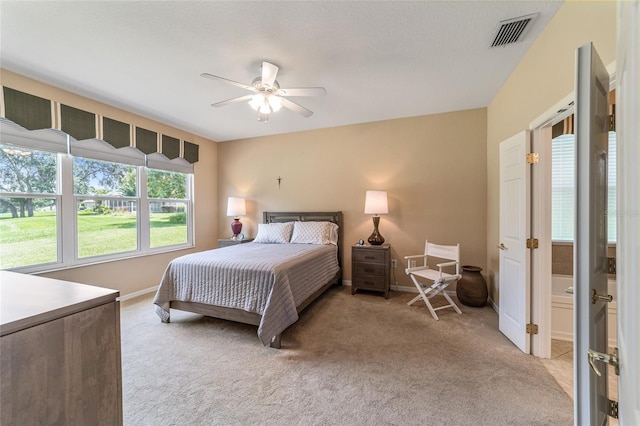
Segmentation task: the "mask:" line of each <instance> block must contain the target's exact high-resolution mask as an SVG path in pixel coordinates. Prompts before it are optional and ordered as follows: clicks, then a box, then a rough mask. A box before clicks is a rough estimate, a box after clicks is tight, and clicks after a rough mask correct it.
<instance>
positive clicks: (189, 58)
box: [0, 0, 562, 142]
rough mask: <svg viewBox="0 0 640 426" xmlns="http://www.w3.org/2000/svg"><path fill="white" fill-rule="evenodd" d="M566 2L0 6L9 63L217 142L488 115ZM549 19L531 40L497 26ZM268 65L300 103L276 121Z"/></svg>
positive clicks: (4, 60) (0, 34) (2, 60)
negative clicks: (267, 95) (303, 91)
mask: <svg viewBox="0 0 640 426" xmlns="http://www.w3.org/2000/svg"><path fill="white" fill-rule="evenodd" d="M561 4H562V1H544V2H542V1H479V0H478V1H186V2H183V1H123V2H120V1H80V2H67V1H43V2H40V1H5V0H3V1H1V2H0V66H1V67H2V68H4V69H7V70H10V71H13V72H16V73H19V74H22V75H24V76H26V77H30V78H34V79H36V80H39V81H42V82H45V83H48V84H51V85H53V86H56V87H59V88H62V89H65V90H69V91H71V92H74V93H77V94H80V95H83V96H86V97H89V98H92V99H95V100H98V101H101V102H104V103H107V104H110V105H113V106H115V107H118V108H121V109H124V110H127V111H130V112H133V113H136V114H140V115H142V116H145V117H148V118H151V119H154V120H157V121H160V122H163V123H166V124H168V125H171V126H174V127H177V128H180V129H183V130H186V131H189V132H191V133H193V134H196V135H199V136H202V137H205V138H208V139H211V140H214V141H218V142H221V141H228V140H234V139H240V138H247V137H255V136H263V135H271V134H280V133H289V132H295V131H304V130H310V129H318V128H324V127H334V126H342V125H348V124H355V123H365V122H372V121H379V120H386V119H393V118H401V117H411V116H418V115H425V114H433V113H439V112H447V111H456V110H464V109H470V108H479V107H485V106H487V105H488V104H489V103H490V102H491V100H492V99H493V97H494V96H495V94H496V93H497V91H498V90H499V89H500V87H501V86H502V85H503V84H504V82H505V81H506V79H507V78H508V76H509V75H510V73H511V72H512V71H513V69H514V68H515V67H516V65H517V64H518V63H519V61H520V60H521V59H522V57H523V55H524V54H525V53H526V51H527V50H528V48H529V47H530V46H531V45H532V43H533V42H534V41H535V39H536V37H537V36H538V35H539V34H540V32H541V31H542V30H543V28H544V27H545V26H546V25H547V23H548V22H549V20H550V19H551V18H552V17H553V15H554V14H555V12H556V11H557V10H558V8H559V7H560V6H561ZM534 13H538V14H539V15H538V16H537V18H536V19H535V20H533V21H532V23H531V24H530V28H528V29H527V32H526V33H525V34H524V35H523V37H522V38H521V40H520V41H518V42H516V43H513V44H510V45H506V46H503V47H494V48H492V47H490V45H491V43H492V41H493V39H494V36H495V34H496V32H497V30H498V27H499V26H500V22H501V21H504V20H509V19H512V18H517V17H521V16H525V15H530V14H534ZM262 61H269V62H271V63H274V64H276V65H277V66H278V67H279V68H280V69H279V72H278V75H277V79H278V81H279V83H280V85H281V86H282V87H305V86H321V87H324V88H325V89H326V91H327V95H326V96H323V97H296V98H291V99H292V100H294V101H295V102H297V103H299V104H300V105H302V106H304V107H305V108H308V109H310V110H312V111H313V112H314V114H313V115H312V116H311V117H308V118H306V117H303V116H302V115H300V114H298V113H296V112H293V111H290V110H287V109H284V108H283V109H282V110H280V111H279V112H277V113H274V114H272V116H271V118H270V119H269V121H268V123H266V124H265V123H261V122H258V121H257V113H256V112H255V111H254V110H252V109H251V108H250V107H249V105H248V104H247V103H246V102H241V103H233V104H230V105H227V106H224V107H221V108H212V107H211V106H210V105H211V104H212V103H215V102H220V101H224V100H226V99H229V98H234V97H237V96H243V95H246V94H248V92H247V91H246V90H244V89H242V88H240V87H237V86H233V85H231V84H226V83H225V82H223V81H219V80H211V79H206V78H202V77H201V76H200V74H202V73H210V74H215V75H218V76H222V77H225V78H228V79H231V80H234V81H237V82H241V83H246V84H250V83H251V82H252V80H253V79H254V78H255V77H257V76H259V75H260V65H261V63H262Z"/></svg>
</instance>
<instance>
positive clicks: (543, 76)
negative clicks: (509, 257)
mask: <svg viewBox="0 0 640 426" xmlns="http://www.w3.org/2000/svg"><path fill="white" fill-rule="evenodd" d="M615 37H616V3H615V2H613V1H601V2H599V1H596V2H591V1H566V2H565V3H564V4H563V5H562V7H561V8H560V9H559V10H558V12H557V13H556V15H555V16H554V17H553V19H552V20H551V22H550V23H549V24H548V26H547V27H546V28H545V30H544V32H543V33H542V34H541V35H540V37H539V38H538V39H537V40H536V42H535V43H534V45H533V46H532V47H531V48H530V49H529V51H528V52H527V54H526V56H525V57H524V58H523V60H522V61H521V62H520V64H518V66H517V68H516V69H515V70H514V71H513V73H512V74H511V76H510V77H509V79H508V81H507V82H506V84H505V85H504V86H503V87H502V89H501V90H500V92H499V93H498V94H497V95H496V97H495V98H494V99H493V101H492V102H491V104H490V105H489V107H488V109H487V219H488V220H487V242H486V251H487V260H486V265H487V270H486V271H485V272H486V275H487V277H488V283H489V295H490V297H491V298H492V299H493V300H494V301H495V302H496V303H498V301H499V294H498V288H497V287H498V272H499V264H498V250H497V249H496V246H497V244H499V242H500V241H499V236H500V235H499V231H500V227H499V216H500V209H499V202H500V182H499V146H500V142H502V141H503V140H505V139H507V138H509V137H511V136H513V135H514V134H516V133H518V132H520V131H522V130H524V129H528V127H529V123H531V122H532V121H533V120H534V119H536V118H538V117H539V116H540V115H541V114H543V113H545V111H547V110H548V109H549V108H551V107H552V106H553V105H554V104H555V103H556V102H558V101H560V100H561V99H562V98H563V97H565V96H567V95H569V94H570V93H571V92H573V90H574V79H575V51H576V49H577V48H578V47H580V46H581V45H583V44H585V43H588V42H590V41H593V42H594V45H595V47H596V49H597V50H598V51H599V53H600V56H601V58H602V60H603V62H604V63H605V65H608V64H610V63H611V62H613V61H614V60H615V55H616V39H615Z"/></svg>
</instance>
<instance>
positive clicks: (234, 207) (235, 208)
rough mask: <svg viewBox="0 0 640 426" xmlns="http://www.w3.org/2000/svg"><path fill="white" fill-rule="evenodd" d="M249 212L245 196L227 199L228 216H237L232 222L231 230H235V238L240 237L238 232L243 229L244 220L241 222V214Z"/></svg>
mask: <svg viewBox="0 0 640 426" xmlns="http://www.w3.org/2000/svg"><path fill="white" fill-rule="evenodd" d="M246 214H247V207H246V204H245V202H244V198H238V197H229V200H228V201H227V216H235V218H234V219H233V222H231V231H232V232H233V239H234V240H235V239H236V238H238V234H239V233H240V232H241V231H242V222H240V216H244V215H246Z"/></svg>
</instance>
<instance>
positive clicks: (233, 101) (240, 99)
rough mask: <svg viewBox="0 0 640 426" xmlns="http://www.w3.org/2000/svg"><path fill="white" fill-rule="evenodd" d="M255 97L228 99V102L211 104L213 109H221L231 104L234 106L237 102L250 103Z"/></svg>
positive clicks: (245, 96) (246, 96)
mask: <svg viewBox="0 0 640 426" xmlns="http://www.w3.org/2000/svg"><path fill="white" fill-rule="evenodd" d="M252 97H253V95H244V96H240V97H238V98H232V99H227V100H226V101H221V102H216V103H215V104H211V106H212V107H216V108H217V107H221V106H225V105H229V104H233V103H236V102H242V101H248V100H250V99H251V98H252Z"/></svg>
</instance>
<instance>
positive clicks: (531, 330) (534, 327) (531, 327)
mask: <svg viewBox="0 0 640 426" xmlns="http://www.w3.org/2000/svg"><path fill="white" fill-rule="evenodd" d="M527 334H538V324H527Z"/></svg>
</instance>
